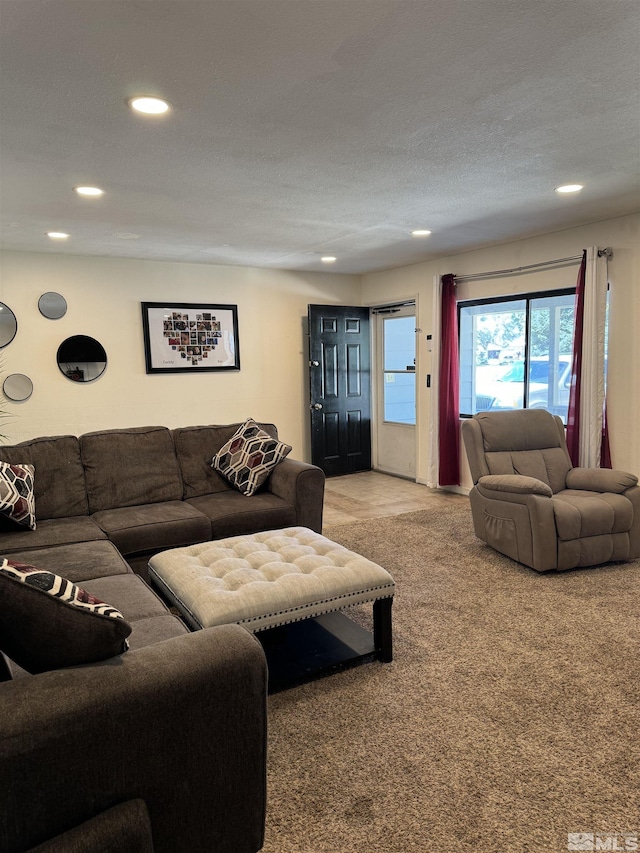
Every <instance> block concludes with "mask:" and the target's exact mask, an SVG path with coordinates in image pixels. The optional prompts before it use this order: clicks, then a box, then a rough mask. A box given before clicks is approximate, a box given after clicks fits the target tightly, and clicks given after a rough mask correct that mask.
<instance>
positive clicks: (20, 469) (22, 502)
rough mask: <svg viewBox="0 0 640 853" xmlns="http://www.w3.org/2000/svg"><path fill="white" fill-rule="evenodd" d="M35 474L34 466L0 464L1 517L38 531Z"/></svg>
mask: <svg viewBox="0 0 640 853" xmlns="http://www.w3.org/2000/svg"><path fill="white" fill-rule="evenodd" d="M34 473H35V469H34V467H33V465H10V464H9V463H8V462H0V515H3V516H5V518H10V519H11V520H12V521H15V522H16V524H20V525H22V526H23V527H28V528H30V530H35V529H36V501H35V497H34V494H33V475H34Z"/></svg>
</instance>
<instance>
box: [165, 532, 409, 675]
mask: <svg viewBox="0 0 640 853" xmlns="http://www.w3.org/2000/svg"><path fill="white" fill-rule="evenodd" d="M149 575H150V577H151V580H152V581H153V582H154V583H155V584H156V585H157V586H158V587H159V588H160V590H161V591H162V592H163V593H164V595H165V596H166V598H168V599H169V600H170V601H172V602H173V604H174V605H175V606H176V607H177V608H178V609H179V610H180V612H181V614H182V616H183V618H184V619H185V621H186V622H187V623H188V625H189V626H190V627H191V628H193V629H199V628H208V627H211V626H213V625H225V624H229V623H232V622H235V623H238V624H240V625H244V626H245V627H246V628H248V629H249V630H250V631H253V632H256V631H262V630H264V629H266V628H273V627H275V626H277V625H285V624H287V623H289V622H297V621H300V620H301V619H308V618H311V617H314V616H320V615H321V614H324V613H330V612H332V611H335V610H342V609H343V608H345V607H350V606H351V605H353V604H362V603H365V602H373V624H374V630H373V634H374V645H375V651H376V656H377V658H378V660H381V661H385V662H387V661H390V660H391V659H392V655H393V647H392V636H391V606H392V604H393V593H394V589H395V584H394V582H393V578H392V577H391V575H390V574H389V572H387V571H386V570H385V569H383V568H382V567H381V566H378V565H377V564H376V563H372V562H371V560H367V559H366V558H365V557H362V556H360V554H356V553H355V552H354V551H349V550H347V549H346V548H343V547H342V545H338V544H336V543H335V542H332V541H331V540H330V539H326V538H325V537H324V536H321V535H320V534H319V533H314V531H313V530H309V529H308V528H306V527H287V528H285V529H284V530H270V531H267V532H264V533H254V534H252V535H250V536H232V537H229V538H228V539H218V540H215V541H213V542H202V543H199V544H198V545H190V546H189V547H186V548H173V549H171V550H170V551H163V552H162V553H160V554H156V555H155V556H154V557H152V558H151V559H150V560H149Z"/></svg>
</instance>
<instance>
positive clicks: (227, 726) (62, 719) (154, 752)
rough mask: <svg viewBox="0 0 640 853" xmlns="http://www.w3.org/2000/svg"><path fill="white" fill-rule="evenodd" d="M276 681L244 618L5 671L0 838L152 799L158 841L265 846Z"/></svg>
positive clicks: (44, 831)
mask: <svg viewBox="0 0 640 853" xmlns="http://www.w3.org/2000/svg"><path fill="white" fill-rule="evenodd" d="M266 684H267V674H266V664H265V659H264V653H263V651H262V648H261V646H260V645H259V643H258V642H257V640H256V639H255V638H254V637H253V636H252V635H251V634H249V633H248V632H247V631H246V630H245V629H243V628H241V627H240V626H237V625H227V626H221V627H216V628H209V629H205V630H203V631H197V632H195V633H193V634H185V635H183V636H180V637H174V638H172V639H170V640H166V641H164V642H161V643H157V644H155V645H152V646H147V647H145V648H142V649H137V650H135V651H129V652H127V653H126V654H124V655H121V656H119V657H117V658H112V659H110V660H107V661H103V662H101V663H99V664H94V665H91V666H82V667H73V668H70V669H64V670H56V671H53V672H45V673H42V674H40V675H34V676H29V677H24V678H20V679H16V680H15V681H11V682H4V683H3V684H1V685H0V850H2V851H3V853H18V851H23V850H25V849H26V848H28V847H31V846H34V845H36V844H38V843H41V842H43V841H45V840H47V839H49V838H52V837H54V836H56V835H59V834H61V833H63V832H65V831H67V830H69V829H70V828H72V827H74V826H77V825H78V824H80V823H82V822H83V821H87V820H89V819H90V818H92V817H93V816H95V815H96V814H99V813H101V812H103V811H105V810H106V809H108V808H110V807H112V806H114V805H116V804H118V803H122V802H125V801H127V800H132V799H141V800H143V801H144V803H145V804H146V806H147V809H148V812H149V817H150V820H151V826H152V831H153V838H154V849H155V853H180V851H184V850H189V851H190V853H211V851H214V850H215V851H216V853H256V851H257V850H259V849H260V847H261V846H262V842H263V832H264V814H265V766H266ZM34 792H40V793H39V794H38V795H37V796H34Z"/></svg>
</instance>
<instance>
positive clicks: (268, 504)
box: [187, 489, 296, 544]
mask: <svg viewBox="0 0 640 853" xmlns="http://www.w3.org/2000/svg"><path fill="white" fill-rule="evenodd" d="M187 503H189V504H192V505H193V506H194V507H195V508H196V509H197V510H198V511H199V512H201V513H203V514H204V515H206V516H207V517H208V518H209V519H210V521H211V537H210V538H211V539H221V538H223V537H225V536H240V535H242V534H244V533H258V532H259V531H261V530H275V529H276V528H277V527H291V526H292V525H294V524H295V523H296V511H295V507H293V506H292V505H291V504H289V503H287V502H286V501H285V500H283V499H282V498H280V497H278V496H277V495H274V494H272V493H271V492H258V493H257V494H255V495H253V496H252V497H246V496H245V495H241V494H240V492H236V491H234V490H231V489H230V490H228V491H226V492H218V494H215V495H203V496H202V497H199V498H190V499H189V500H188V501H187ZM194 544H195V543H194Z"/></svg>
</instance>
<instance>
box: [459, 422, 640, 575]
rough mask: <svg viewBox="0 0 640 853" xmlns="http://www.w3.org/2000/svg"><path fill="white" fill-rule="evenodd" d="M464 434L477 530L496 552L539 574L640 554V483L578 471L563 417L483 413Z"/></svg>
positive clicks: (616, 474)
mask: <svg viewBox="0 0 640 853" xmlns="http://www.w3.org/2000/svg"><path fill="white" fill-rule="evenodd" d="M462 435H463V439H464V444H465V449H466V452H467V458H468V460H469V467H470V469H471V476H472V478H473V483H474V486H473V488H472V489H471V492H470V494H469V499H470V501H471V512H472V515H473V524H474V529H475V533H476V536H477V537H478V538H479V539H482V540H483V541H484V542H486V543H487V544H488V545H490V546H491V547H492V548H495V550H496V551H500V553H502V554H506V555H507V556H508V557H511V558H512V559H513V560H516V561H517V562H519V563H523V564H524V565H525V566H530V567H531V568H532V569H535V570H536V571H538V572H546V571H549V570H550V569H559V570H563V569H573V568H576V567H580V566H595V565H600V564H602V563H607V562H611V561H614V560H632V559H635V558H636V557H639V556H640V487H638V485H637V483H638V478H637V477H636V476H634V475H633V474H627V473H626V472H624V471H616V470H611V469H605V468H574V467H573V465H572V464H571V460H570V458H569V453H568V451H567V444H566V440H565V434H564V424H563V423H562V420H561V419H560V418H559V417H555V416H554V415H552V414H550V413H549V412H547V411H545V410H544V409H522V410H516V411H507V412H504V411H503V412H479V413H478V414H477V415H474V416H473V417H472V418H470V419H469V420H465V421H464V422H463V424H462Z"/></svg>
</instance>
